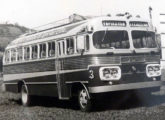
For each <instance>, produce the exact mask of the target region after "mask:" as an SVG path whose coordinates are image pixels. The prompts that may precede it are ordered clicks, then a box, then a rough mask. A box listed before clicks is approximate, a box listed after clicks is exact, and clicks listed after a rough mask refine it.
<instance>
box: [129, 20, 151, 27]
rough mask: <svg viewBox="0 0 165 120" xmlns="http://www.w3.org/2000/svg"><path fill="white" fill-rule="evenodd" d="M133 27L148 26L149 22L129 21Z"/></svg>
mask: <svg viewBox="0 0 165 120" xmlns="http://www.w3.org/2000/svg"><path fill="white" fill-rule="evenodd" d="M129 25H130V26H131V27H148V26H149V25H148V22H140V21H139V22H138V21H131V22H129Z"/></svg>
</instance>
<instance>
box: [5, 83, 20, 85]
mask: <svg viewBox="0 0 165 120" xmlns="http://www.w3.org/2000/svg"><path fill="white" fill-rule="evenodd" d="M3 84H5V85H16V84H17V83H3Z"/></svg>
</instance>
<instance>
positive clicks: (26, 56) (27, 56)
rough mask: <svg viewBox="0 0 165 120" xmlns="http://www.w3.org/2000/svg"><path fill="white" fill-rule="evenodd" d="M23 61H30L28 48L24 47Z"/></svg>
mask: <svg viewBox="0 0 165 120" xmlns="http://www.w3.org/2000/svg"><path fill="white" fill-rule="evenodd" d="M24 59H25V60H29V59H30V48H29V47H24Z"/></svg>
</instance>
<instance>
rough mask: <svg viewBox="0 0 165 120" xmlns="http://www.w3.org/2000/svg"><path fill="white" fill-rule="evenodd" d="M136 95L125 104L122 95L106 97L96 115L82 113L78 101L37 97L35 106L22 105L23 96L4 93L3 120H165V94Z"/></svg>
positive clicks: (1, 100)
mask: <svg viewBox="0 0 165 120" xmlns="http://www.w3.org/2000/svg"><path fill="white" fill-rule="evenodd" d="M140 96H141V97H139V94H133V95H131V97H130V98H128V99H127V101H125V102H123V100H122V99H121V98H120V96H117V97H108V96H107V97H104V98H103V99H102V100H101V101H97V102H95V104H94V108H93V111H92V112H89V113H83V112H81V111H80V110H79V107H78V104H77V100H70V101H60V100H58V99H56V98H48V97H36V98H35V102H34V105H33V106H31V107H23V106H21V101H20V98H19V94H11V93H4V92H2V91H1V90H0V120H165V92H164V90H161V91H160V92H154V93H152V94H151V95H143V94H140Z"/></svg>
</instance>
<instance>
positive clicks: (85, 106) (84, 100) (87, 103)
mask: <svg viewBox="0 0 165 120" xmlns="http://www.w3.org/2000/svg"><path fill="white" fill-rule="evenodd" d="M78 102H79V106H80V109H81V111H83V112H89V111H90V110H91V107H92V104H91V99H90V98H89V96H88V94H87V91H86V90H85V89H82V90H80V91H79V95H78Z"/></svg>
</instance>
